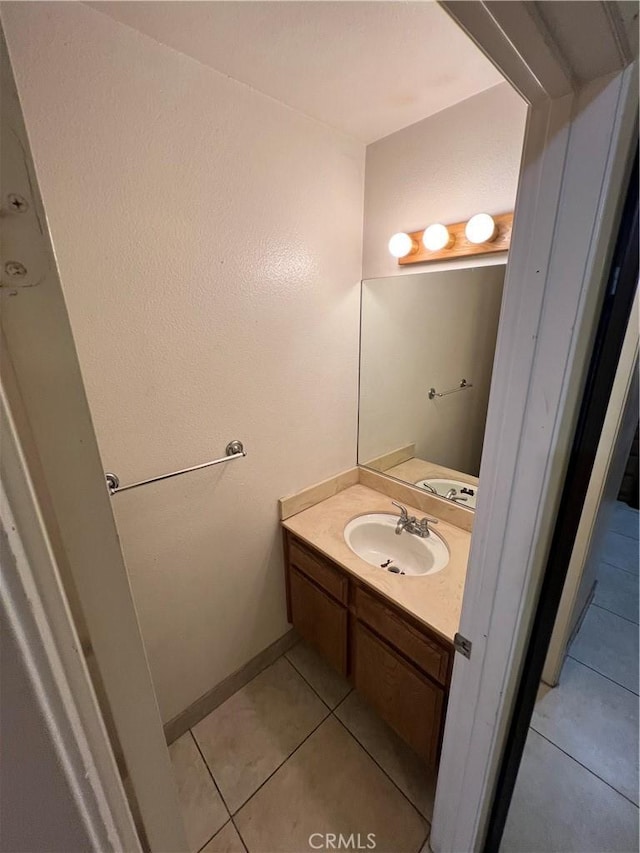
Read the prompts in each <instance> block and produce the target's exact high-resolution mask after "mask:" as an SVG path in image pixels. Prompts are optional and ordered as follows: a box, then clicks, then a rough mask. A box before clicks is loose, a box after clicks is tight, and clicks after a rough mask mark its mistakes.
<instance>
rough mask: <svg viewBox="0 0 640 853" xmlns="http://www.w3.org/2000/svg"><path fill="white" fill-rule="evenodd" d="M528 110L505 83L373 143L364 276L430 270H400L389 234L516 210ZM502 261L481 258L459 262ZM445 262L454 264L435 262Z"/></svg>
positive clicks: (439, 266) (369, 152) (369, 160)
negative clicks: (391, 250) (392, 254)
mask: <svg viewBox="0 0 640 853" xmlns="http://www.w3.org/2000/svg"><path fill="white" fill-rule="evenodd" d="M526 111H527V110H526V106H525V104H524V102H523V101H522V99H521V98H520V97H519V95H517V94H516V93H515V92H514V91H513V90H512V89H511V87H510V86H509V84H508V83H501V84H500V85H499V86H494V87H493V88H492V89H488V90H487V91H485V92H482V93H481V94H479V95H474V97H472V98H468V99H467V100H466V101H461V102H460V103H459V104H456V105H455V106H453V107H450V108H449V109H447V110H443V111H442V112H440V113H437V114H436V115H433V116H430V117H429V118H427V119H425V120H424V121H421V122H418V123H417V124H414V125H412V126H411V127H408V128H405V129H404V130H400V131H398V133H394V134H392V135H391V136H387V137H386V138H385V139H381V140H380V141H379V142H375V143H373V145H369V146H368V148H367V161H366V191H365V207H364V255H363V276H362V277H363V278H378V277H381V276H387V275H410V274H412V273H415V272H416V271H417V272H422V271H423V269H424V268H423V267H419V268H418V269H417V270H416V268H415V267H408V268H407V267H402V268H400V267H398V264H397V261H396V260H395V258H392V257H391V255H390V254H389V251H388V249H387V243H388V242H389V237H391V235H392V234H395V233H396V232H397V231H416V230H419V229H421V228H424V227H425V226H426V225H429V224H430V223H432V222H444V223H451V222H460V221H464V220H466V219H467V218H469V217H470V216H472V215H473V214H474V213H479V212H481V211H486V212H487V213H504V212H506V211H509V210H513V208H514V206H515V199H516V188H517V184H518V175H519V170H520V155H521V152H522V144H523V141H524V128H525V121H526ZM495 262H496V259H495V258H493V259H492V258H491V257H489V258H488V259H483V258H474V259H471V260H470V261H464V262H456V265H458V266H479V265H481V264H485V263H495ZM444 268H450V264H446V265H445V264H430V265H429V269H444Z"/></svg>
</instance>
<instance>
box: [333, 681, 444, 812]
mask: <svg viewBox="0 0 640 853" xmlns="http://www.w3.org/2000/svg"><path fill="white" fill-rule="evenodd" d="M335 714H336V717H337V718H338V719H339V720H340V721H341V722H343V723H344V725H345V726H346V727H347V728H348V729H349V731H350V732H351V734H352V735H353V736H354V737H355V739H356V740H357V741H358V742H359V743H361V744H362V746H363V747H364V748H365V749H366V750H367V752H368V753H369V755H370V756H371V757H372V758H373V759H374V761H377V763H378V764H379V765H380V767H382V769H383V770H384V771H385V773H386V774H387V775H388V776H390V777H391V779H393V781H394V782H395V783H396V785H397V786H398V788H400V790H401V791H402V792H403V793H404V794H405V796H406V797H407V798H408V799H409V800H411V802H412V803H413V804H414V806H415V807H416V808H417V809H418V810H419V811H420V813H421V814H422V815H424V817H426V818H427V820H429V821H430V820H431V818H432V817H433V801H434V798H435V792H436V777H437V773H436V771H435V770H430V769H429V768H428V767H426V766H425V764H424V761H422V760H421V759H420V758H418V756H417V755H416V754H415V752H413V750H411V749H410V748H409V747H408V746H407V745H406V743H405V742H404V741H403V740H401V739H400V738H399V737H398V735H397V734H396V733H395V732H394V731H393V730H392V729H391V728H390V727H389V726H388V725H387V724H386V723H385V721H384V720H383V719H381V717H379V716H378V714H376V713H375V711H373V710H372V709H371V708H370V707H369V706H368V705H367V704H366V702H365V701H364V700H363V699H361V698H360V696H358V694H357V693H356V692H355V691H354V692H353V693H351V694H350V695H349V696H348V697H347V698H346V699H345V700H344V702H342V704H341V705H339V706H338V708H337V709H336V712H335Z"/></svg>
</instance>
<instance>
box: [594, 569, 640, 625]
mask: <svg viewBox="0 0 640 853" xmlns="http://www.w3.org/2000/svg"><path fill="white" fill-rule="evenodd" d="M638 599H639V593H638V576H637V575H632V574H631V573H630V572H625V571H624V569H619V568H618V567H617V566H610V565H609V563H600V565H599V566H598V584H597V586H596V594H595V598H594V599H593V603H594V604H597V605H598V606H599V607H604V608H605V610H610V611H611V612H612V613H616V614H617V615H618V616H623V617H624V618H625V619H630V620H631V621H632V622H636V623H637V622H638Z"/></svg>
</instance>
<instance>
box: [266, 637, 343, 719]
mask: <svg viewBox="0 0 640 853" xmlns="http://www.w3.org/2000/svg"><path fill="white" fill-rule="evenodd" d="M292 648H295V646H294V647H292ZM282 657H284V658H287V663H288V664H291V666H292V667H293V668H294V670H295V671H296V672H297V673H298V675H299V676H300V678H301V679H302V680H303V681H304V683H305V684H306V685H307V686H308V687H310V688H311V689H312V690H313V692H314V693H315V694H316V696H317V697H318V699H319V700H320V701H321V702H322V704H323V705H324V706H325V707H326V708H328V709H329V713H331V711H332V710H333V709H332V707H331V705H329V703H328V702H326V701H325V700H324V699H323V698H322V696H321V695H320V694H319V693H318V691H317V690H316V688H315V687H314V686H313V684H312V683H311V682H310V681H309V679H308V678H306V677H305V675H304V673H302V672H300V670H299V669H298V667H297V666H296V665H295V663H294V662H293V661H292V660H290V659H289V658H288V657H287V652H285V653H284V654H283V655H282ZM352 691H353V687H351V685H349V693H351V692H352ZM349 693H347V696H348V695H349ZM347 696H345V697H344V698H343V699H341V700H340V702H338V705H340V704H342V702H344V700H345V699H346V698H347ZM338 705H336V708H337V707H338Z"/></svg>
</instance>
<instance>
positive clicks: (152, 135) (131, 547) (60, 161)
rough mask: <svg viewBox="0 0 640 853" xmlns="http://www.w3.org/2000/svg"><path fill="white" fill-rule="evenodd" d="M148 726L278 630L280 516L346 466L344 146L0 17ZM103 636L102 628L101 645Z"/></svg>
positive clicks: (6, 11) (67, 16) (84, 21)
mask: <svg viewBox="0 0 640 853" xmlns="http://www.w3.org/2000/svg"><path fill="white" fill-rule="evenodd" d="M2 19H3V24H4V26H5V29H6V33H7V40H8V42H9V48H10V52H11V56H12V60H13V63H14V68H15V73H16V79H17V83H18V87H19V91H20V96H21V99H22V103H23V108H24V113H25V120H26V124H27V129H28V132H29V135H30V139H31V144H32V149H33V155H34V160H35V163H36V168H37V171H38V175H39V179H40V184H41V190H42V195H43V199H44V204H45V207H46V210H47V214H48V217H49V221H50V227H51V232H52V237H53V241H54V245H55V248H56V253H57V258H58V263H59V267H60V274H61V279H62V283H63V287H64V290H65V296H66V299H67V303H68V309H69V314H70V318H71V323H72V327H73V329H74V335H75V339H76V344H77V348H78V355H79V359H80V364H81V368H82V372H83V376H84V380H85V383H86V388H87V393H88V397H89V402H90V405H91V410H92V414H93V418H94V422H95V427H96V432H97V436H98V441H99V445H100V451H101V455H102V459H103V462H104V467H105V469H106V470H113V471H115V472H116V473H117V474H118V475H119V476H120V478H121V480H122V482H123V483H124V482H131V481H133V480H137V479H142V478H144V477H147V476H153V475H155V474H159V473H162V472H164V471H169V470H173V469H175V468H179V467H182V466H188V465H193V464H196V463H199V462H203V461H205V460H207V459H211V458H213V457H215V456H219V455H221V454H222V453H223V451H224V447H225V445H226V443H227V441H228V440H229V439H232V438H239V439H241V440H242V441H244V442H245V445H246V448H247V450H248V453H249V455H248V457H247V458H246V459H244V460H241V461H237V462H232V463H230V464H229V465H227V466H220V467H217V468H214V469H210V470H207V471H201V472H197V473H194V474H191V475H187V476H185V477H183V478H178V479H175V480H171V481H168V482H164V483H161V484H157V485H153V486H148V487H146V488H143V489H140V490H136V491H132V492H128V493H123V494H121V495H119V496H116V497H114V498H113V503H114V509H115V512H116V517H117V522H118V529H119V533H120V536H121V539H122V544H123V548H124V553H125V557H126V560H127V564H128V567H129V571H130V576H131V583H132V586H133V591H134V597H135V601H136V605H137V608H138V612H139V615H140V619H141V624H142V628H143V634H144V638H145V641H146V645H147V649H148V653H149V658H150V664H151V669H152V673H153V677H154V682H155V686H156V689H157V692H158V697H159V701H160V705H161V709H162V714H163V718H164V719H165V720H168V719H170V718H171V717H172V716H174V715H175V714H176V713H178V712H180V711H181V710H183V709H184V708H185V707H186V706H188V705H189V704H190V703H191V702H193V701H194V700H195V699H197V698H198V697H199V696H200V695H201V694H202V693H204V692H205V691H207V690H208V689H209V688H211V687H212V686H213V685H214V684H216V683H217V682H219V681H220V680H221V679H222V678H224V677H225V676H226V675H228V674H229V673H231V672H232V671H234V670H236V669H237V668H238V667H240V666H242V665H243V664H244V663H245V662H246V661H247V660H248V659H250V658H251V657H253V656H254V655H255V654H256V653H258V652H259V651H260V650H261V649H263V648H264V647H265V646H266V645H268V644H269V643H271V642H272V641H274V640H276V639H277V638H278V637H279V636H281V635H282V634H283V633H284V632H285V631H286V629H287V622H286V616H285V606H284V587H283V580H282V563H281V553H280V547H281V546H280V536H279V530H278V524H277V505H276V502H277V499H278V498H279V497H280V496H282V495H285V494H287V493H290V492H293V491H296V490H298V489H300V488H302V487H304V486H307V485H309V484H310V483H313V482H316V481H318V480H321V479H323V478H325V477H327V476H330V475H332V474H334V473H336V472H338V471H340V470H342V469H345V468H348V467H350V466H351V465H353V462H354V459H355V443H356V414H357V412H356V407H357V365H358V311H359V284H358V282H359V279H360V277H361V245H362V242H361V241H362V199H363V172H364V148H363V147H362V146H361V145H359V144H357V143H354V142H353V141H352V140H350V139H347V138H345V137H343V136H341V135H340V134H339V133H337V132H335V131H332V130H330V129H328V128H326V127H325V126H324V125H322V124H319V123H317V122H314V121H312V120H310V119H308V118H306V117H303V116H301V115H300V114H299V113H296V112H295V111H293V110H291V109H289V108H287V107H284V106H283V105H281V104H279V103H278V102H276V101H274V100H272V99H269V98H267V97H265V96H262V95H259V94H257V93H256V92H254V91H252V90H251V89H250V88H248V87H247V86H244V85H241V84H238V83H236V82H235V81H233V80H230V79H229V78H226V77H224V76H223V75H221V74H218V73H216V72H215V71H212V70H211V69H209V68H206V67H205V66H202V65H200V64H199V63H197V62H195V61H193V60H191V59H188V58H187V57H185V56H183V55H181V54H179V53H177V52H175V51H172V50H170V49H168V48H165V47H163V46H161V45H159V44H158V43H156V42H154V41H152V40H150V39H149V38H147V37H145V36H142V35H140V34H139V33H137V32H136V31H134V30H132V29H130V28H128V27H126V26H123V25H121V24H118V23H116V22H114V21H113V20H111V19H110V18H107V17H106V16H103V15H101V14H100V13H98V12H96V11H94V10H93V9H89V8H87V7H85V6H83V5H81V4H76V3H55V4H39V3H24V4H3V11H2ZM114 630H117V626H114Z"/></svg>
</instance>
